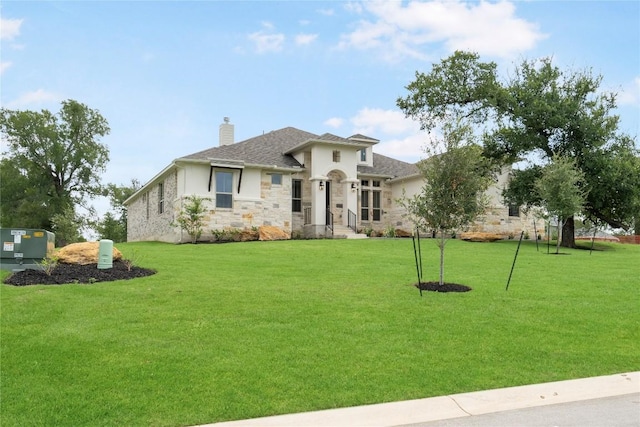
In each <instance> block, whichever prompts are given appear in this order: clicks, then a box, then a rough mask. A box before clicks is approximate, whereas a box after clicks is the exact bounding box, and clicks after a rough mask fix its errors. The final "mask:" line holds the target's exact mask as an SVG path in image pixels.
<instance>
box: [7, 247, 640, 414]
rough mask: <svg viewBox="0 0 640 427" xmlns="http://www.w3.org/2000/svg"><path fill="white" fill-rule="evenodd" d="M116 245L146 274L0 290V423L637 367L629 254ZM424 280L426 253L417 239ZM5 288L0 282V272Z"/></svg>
mask: <svg viewBox="0 0 640 427" xmlns="http://www.w3.org/2000/svg"><path fill="white" fill-rule="evenodd" d="M516 243H517V242H515V241H503V242H497V243H492V244H482V243H468V242H461V241H451V242H449V243H448V245H447V249H446V255H445V256H446V260H445V263H446V271H445V280H446V281H449V282H457V283H462V284H465V285H468V286H471V287H472V288H473V291H471V292H467V293H457V294H453V293H448V294H440V293H425V294H424V296H423V297H422V298H421V297H420V296H419V292H418V290H417V289H416V288H415V287H413V286H411V285H412V284H413V283H415V282H416V273H415V265H414V260H413V250H412V245H411V240H409V239H369V240H359V241H355V240H315V241H282V242H248V243H232V244H222V245H180V246H176V245H170V244H161V243H128V244H119V245H116V246H117V247H118V249H120V250H121V251H122V252H123V253H124V254H125V257H126V256H127V255H128V254H134V255H135V256H137V257H139V259H141V260H142V262H141V264H142V265H141V266H143V267H148V268H154V269H157V270H158V273H157V274H156V275H154V276H150V277H146V278H142V279H136V280H131V281H118V282H107V283H96V284H92V285H64V286H29V287H22V288H19V287H12V286H8V285H1V292H0V303H1V305H0V309H1V313H0V321H1V323H0V327H1V341H0V345H1V347H0V349H1V354H0V362H1V365H0V381H1V383H0V392H1V395H0V396H1V414H2V415H1V419H0V424H2V426H3V427H8V426H25V425H75V426H80V425H90V426H93V425H100V426H102V425H104V426H112V425H113V426H116V425H117V426H120V425H129V426H149V425H153V426H178V425H196V424H204V423H211V422H215V421H223V420H231V419H244V418H252V417H259V416H266V415H273V414H281V413H290V412H299V411H309V410H318V409H327V408H335V407H345V406H353V405H362V404H370V403H378V402H386V401H397V400H404V399H414V398H423V397H429V396H437V395H443V394H451V393H458V392H466V391H473V390H481V389H490V388H497V387H506V386H515V385H522V384H531V383H538V382H546V381H556V380H564V379H570V378H581V377H588V376H594V375H606V374H613V373H618V372H628V371H635V370H638V369H640V328H639V325H640V310H639V306H638V302H639V298H638V297H639V296H640V279H639V277H640V263H639V262H638V261H640V246H634V245H619V244H598V245H597V246H596V248H597V249H599V250H598V251H595V252H593V253H592V254H589V251H588V250H564V252H566V253H567V255H547V254H546V247H543V246H541V247H540V251H539V252H537V251H536V247H535V244H534V243H531V242H527V243H524V244H523V247H522V248H521V249H520V253H519V256H518V262H517V264H516V267H515V270H514V273H513V277H512V279H511V284H510V287H509V290H508V291H505V286H506V281H507V278H508V275H509V270H510V268H511V263H512V261H513V255H514V253H515V249H516ZM422 244H423V246H422V248H423V257H424V260H425V276H427V277H426V278H427V279H434V280H435V279H437V274H438V272H437V261H438V258H437V257H438V248H437V247H436V245H435V244H434V243H433V242H432V241H429V240H426V241H423V242H422ZM2 277H3V278H4V277H6V274H4V275H3V276H2Z"/></svg>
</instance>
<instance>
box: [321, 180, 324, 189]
mask: <svg viewBox="0 0 640 427" xmlns="http://www.w3.org/2000/svg"><path fill="white" fill-rule="evenodd" d="M320 190H324V181H320Z"/></svg>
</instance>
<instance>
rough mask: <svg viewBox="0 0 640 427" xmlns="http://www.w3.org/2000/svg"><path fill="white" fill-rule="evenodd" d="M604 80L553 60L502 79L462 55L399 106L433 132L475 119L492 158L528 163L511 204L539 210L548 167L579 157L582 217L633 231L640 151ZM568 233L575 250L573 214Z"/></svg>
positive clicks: (421, 77)
mask: <svg viewBox="0 0 640 427" xmlns="http://www.w3.org/2000/svg"><path fill="white" fill-rule="evenodd" d="M601 82H602V77H601V76H594V75H593V74H592V73H591V72H590V71H589V70H585V71H578V72H573V71H569V72H564V71H562V70H560V69H559V68H558V67H556V66H554V65H553V64H552V61H551V59H548V58H545V59H541V60H537V61H526V60H525V61H523V62H522V63H521V64H520V65H519V66H518V67H516V70H515V73H514V74H513V76H512V77H510V78H508V79H504V81H501V80H500V79H499V77H498V73H497V66H496V64H495V63H493V62H482V61H481V60H480V58H479V56H478V55H477V54H475V53H470V52H460V51H458V52H455V53H454V54H453V55H452V56H450V57H449V58H446V59H444V60H443V61H441V62H440V63H439V64H434V65H433V68H432V70H431V72H429V73H426V74H425V73H420V72H417V73H416V79H415V80H414V81H413V82H411V83H410V84H409V85H408V86H407V90H408V91H409V94H408V95H407V96H405V97H401V98H398V100H397V104H398V106H399V107H400V108H401V109H402V110H403V111H404V113H405V114H406V115H407V116H408V117H412V118H414V119H417V120H419V121H420V123H421V126H422V128H423V129H424V130H428V131H430V130H432V129H434V128H435V127H436V126H438V125H439V124H441V123H443V122H448V121H452V120H460V119H463V120H467V121H469V123H472V124H475V125H476V126H478V127H481V128H482V129H483V130H484V132H485V137H484V154H485V155H486V156H488V157H491V158H493V159H496V160H499V161H501V162H503V163H505V164H506V163H512V162H515V161H518V160H523V159H524V160H526V161H527V162H528V165H527V166H526V167H525V168H523V169H521V170H520V171H515V172H514V174H513V177H512V180H511V184H510V186H509V188H507V189H506V190H505V192H504V196H505V199H506V201H507V202H508V203H513V202H515V203H517V204H519V205H526V206H539V205H540V198H539V196H538V194H537V192H536V191H534V186H535V182H536V180H537V179H539V177H540V174H541V171H542V169H541V167H540V166H541V165H543V164H545V163H547V162H548V161H549V160H550V159H551V158H552V157H553V156H554V155H560V156H563V157H567V158H570V159H573V161H574V162H575V164H576V167H577V168H578V169H579V170H580V171H582V172H583V173H584V177H585V179H584V181H583V182H582V185H583V186H584V188H583V190H584V192H585V193H586V194H588V196H587V197H586V199H585V202H584V204H583V206H582V208H581V213H582V214H583V215H584V216H585V217H586V218H587V219H590V220H592V221H593V222H599V223H606V224H608V225H609V226H611V227H614V228H625V229H627V228H629V227H630V226H631V224H632V222H633V217H634V215H638V210H639V206H640V174H638V173H637V172H638V160H637V159H638V157H637V156H638V150H637V148H636V147H635V141H634V140H633V139H632V138H630V137H629V136H627V135H624V134H622V133H621V132H620V131H619V129H618V126H619V117H618V116H617V115H615V114H613V113H612V111H613V110H614V109H615V108H616V94H614V93H610V92H604V91H601V90H600V84H601ZM562 234H563V242H562V245H563V246H567V247H572V246H574V245H575V241H574V223H573V217H570V218H568V220H567V221H566V223H565V227H564V230H563V233H562Z"/></svg>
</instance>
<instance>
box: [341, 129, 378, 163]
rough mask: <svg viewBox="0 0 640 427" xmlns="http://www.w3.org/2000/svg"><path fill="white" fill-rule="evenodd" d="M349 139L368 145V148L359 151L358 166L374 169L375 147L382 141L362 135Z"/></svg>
mask: <svg viewBox="0 0 640 427" xmlns="http://www.w3.org/2000/svg"><path fill="white" fill-rule="evenodd" d="M347 139H349V140H350V141H353V142H359V143H366V144H368V146H367V147H365V148H362V149H361V150H359V151H358V166H371V167H373V146H374V145H375V144H377V143H378V142H380V140H378V139H375V138H370V137H368V136H365V135H361V134H355V135H353V136H350V137H349V138H347Z"/></svg>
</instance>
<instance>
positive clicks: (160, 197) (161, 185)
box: [158, 182, 164, 214]
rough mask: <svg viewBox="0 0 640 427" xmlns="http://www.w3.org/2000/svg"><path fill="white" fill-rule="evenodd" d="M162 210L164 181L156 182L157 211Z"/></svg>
mask: <svg viewBox="0 0 640 427" xmlns="http://www.w3.org/2000/svg"><path fill="white" fill-rule="evenodd" d="M162 212H164V183H162V182H161V183H160V184H158V213H159V214H161V213H162Z"/></svg>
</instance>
